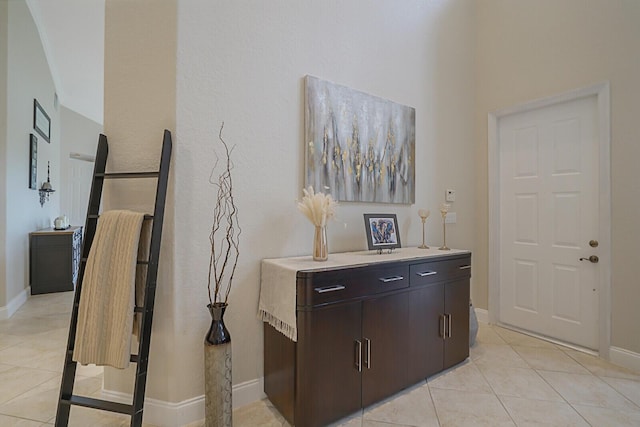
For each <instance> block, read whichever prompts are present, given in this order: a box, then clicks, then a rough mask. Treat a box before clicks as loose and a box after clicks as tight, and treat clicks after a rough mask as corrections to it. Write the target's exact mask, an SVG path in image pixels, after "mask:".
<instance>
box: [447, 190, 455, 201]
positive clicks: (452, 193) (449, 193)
mask: <svg viewBox="0 0 640 427" xmlns="http://www.w3.org/2000/svg"><path fill="white" fill-rule="evenodd" d="M444 199H445V201H447V202H455V201H456V190H451V189H447V190H446V192H445V195H444Z"/></svg>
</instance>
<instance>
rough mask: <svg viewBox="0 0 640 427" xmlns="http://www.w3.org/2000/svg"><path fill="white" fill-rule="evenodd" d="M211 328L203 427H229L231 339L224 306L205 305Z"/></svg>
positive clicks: (206, 345)
mask: <svg viewBox="0 0 640 427" xmlns="http://www.w3.org/2000/svg"><path fill="white" fill-rule="evenodd" d="M207 308H209V313H211V327H210V328H209V332H207V336H206V337H205V340H204V369H205V371H204V397H205V426H206V427H222V426H224V427H231V426H232V413H233V407H232V403H231V396H232V392H231V391H232V390H231V386H232V383H231V335H230V334H229V331H228V330H227V327H226V326H225V324H224V312H225V310H226V309H227V304H226V303H221V302H216V303H214V304H209V305H207Z"/></svg>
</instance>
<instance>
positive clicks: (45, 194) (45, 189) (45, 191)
mask: <svg viewBox="0 0 640 427" xmlns="http://www.w3.org/2000/svg"><path fill="white" fill-rule="evenodd" d="M55 191H56V190H54V189H53V187H52V186H51V180H50V176H49V162H47V182H43V183H42V187H40V189H39V190H38V192H39V193H40V207H43V206H44V202H48V201H49V196H50V195H51V193H55Z"/></svg>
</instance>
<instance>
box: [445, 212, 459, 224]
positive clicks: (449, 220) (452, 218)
mask: <svg viewBox="0 0 640 427" xmlns="http://www.w3.org/2000/svg"><path fill="white" fill-rule="evenodd" d="M457 220H458V218H457V215H456V213H455V212H449V213H448V214H447V216H446V217H445V218H444V223H445V224H455V223H456V221H457Z"/></svg>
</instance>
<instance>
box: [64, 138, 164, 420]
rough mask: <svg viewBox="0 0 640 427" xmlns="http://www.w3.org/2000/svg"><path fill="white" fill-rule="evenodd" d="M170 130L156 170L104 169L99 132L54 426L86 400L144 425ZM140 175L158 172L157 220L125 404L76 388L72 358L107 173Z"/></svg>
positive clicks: (86, 404) (104, 150)
mask: <svg viewBox="0 0 640 427" xmlns="http://www.w3.org/2000/svg"><path fill="white" fill-rule="evenodd" d="M171 146H172V143H171V132H169V131H168V130H165V131H164V137H163V141H162V152H161V156H160V167H159V170H158V171H153V172H105V169H106V164H107V156H108V154H109V146H108V144H107V137H106V136H105V135H102V134H101V135H100V137H99V139H98V149H97V152H96V160H95V165H94V169H93V181H92V183H91V192H90V194H89V207H88V209H87V218H86V222H85V229H84V232H85V234H84V239H83V241H82V261H81V263H80V270H79V274H78V283H77V284H76V291H75V296H74V300H73V309H72V311H71V322H70V326H69V339H68V341H67V350H66V354H65V361H64V370H63V373H62V383H61V385H60V396H59V399H58V409H57V413H56V421H55V425H56V427H65V426H67V425H68V423H69V413H70V410H71V406H72V405H75V406H83V407H87V408H93V409H100V410H105V411H111V412H118V413H121V414H126V415H129V416H131V427H134V426H136V427H137V426H141V425H142V411H143V409H144V393H145V387H146V381H147V367H148V362H149V346H150V343H151V322H152V320H153V304H154V300H155V294H156V279H157V275H158V258H159V255H160V241H161V238H162V223H163V219H164V207H165V201H166V194H167V182H168V179H169V163H170V161H171ZM136 178H156V179H157V188H156V196H155V197H156V198H155V207H154V212H153V215H145V218H144V220H145V221H153V224H152V227H151V240H150V246H149V258H148V260H138V264H142V265H147V275H146V276H147V277H146V282H145V286H144V304H143V305H142V306H141V307H138V306H136V307H135V309H134V312H135V313H140V314H139V315H140V316H141V319H140V320H141V322H140V324H141V330H140V337H139V343H138V352H137V354H132V355H131V359H130V360H131V362H132V363H136V364H137V368H136V376H135V387H134V392H133V403H132V404H130V405H129V404H123V403H118V402H112V401H108V400H102V399H94V398H90V397H85V396H79V395H74V394H73V385H74V382H75V374H76V362H74V361H73V348H74V345H75V339H76V329H77V322H78V307H79V304H80V293H81V291H82V279H83V277H84V270H85V266H86V263H87V258H88V256H89V250H90V249H91V244H92V242H93V238H94V236H95V233H96V227H97V224H98V220H99V218H100V215H99V210H100V200H101V198H102V187H103V184H104V180H105V179H136Z"/></svg>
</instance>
